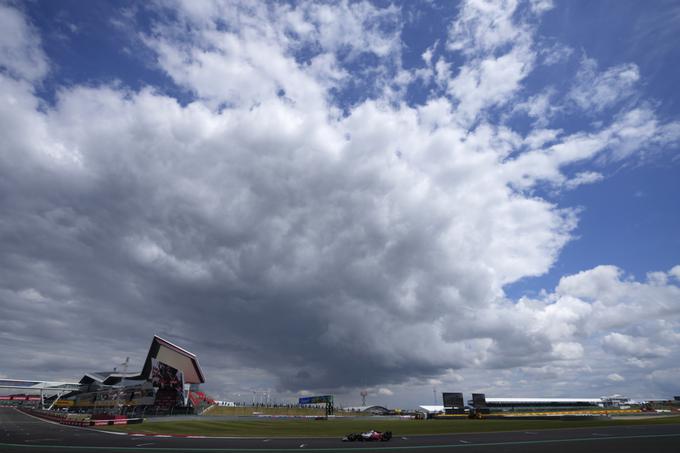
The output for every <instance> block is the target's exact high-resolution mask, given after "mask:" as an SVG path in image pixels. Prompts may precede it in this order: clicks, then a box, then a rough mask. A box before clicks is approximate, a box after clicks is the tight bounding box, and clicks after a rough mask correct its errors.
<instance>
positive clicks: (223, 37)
mask: <svg viewBox="0 0 680 453" xmlns="http://www.w3.org/2000/svg"><path fill="white" fill-rule="evenodd" d="M0 8H1V9H0V20H1V21H2V22H1V23H2V24H4V27H5V28H6V29H8V30H13V33H7V34H6V36H4V37H3V38H2V41H0V65H1V66H2V72H0V77H1V79H0V82H2V83H1V85H0V90H1V92H2V94H3V95H4V96H5V97H4V99H5V100H4V101H3V106H2V111H1V112H0V113H1V115H0V127H2V130H3V135H4V136H5V137H6V143H5V144H3V145H1V147H0V157H1V160H0V164H1V165H0V172H1V173H0V176H2V177H3V178H4V179H5V181H6V183H5V184H4V186H3V187H4V192H5V195H4V197H2V198H1V199H0V209H1V213H2V216H3V218H4V219H6V220H5V221H4V222H3V223H2V224H0V238H2V242H0V243H1V244H2V249H3V250H2V252H3V256H4V257H5V258H3V260H2V261H1V262H0V270H1V271H3V272H0V274H2V275H4V277H1V278H0V308H2V309H3V310H4V311H5V312H6V313H7V314H6V315H5V317H6V318H7V319H8V320H9V325H10V326H12V329H11V331H8V333H7V334H6V335H5V336H1V337H0V345H2V346H4V348H2V349H3V350H4V351H7V352H6V353H7V354H10V355H11V356H12V357H16V356H17V355H19V354H24V355H26V354H28V355H27V358H26V359H23V360H19V361H16V360H15V361H12V360H9V359H8V358H6V357H4V356H2V355H1V354H2V353H0V359H2V363H3V364H4V363H10V365H8V366H7V367H6V369H0V374H3V375H5V376H11V377H13V378H39V377H41V376H42V375H43V374H44V375H45V378H48V377H49V378H52V377H70V378H72V377H74V376H69V373H76V374H77V373H78V372H79V371H77V370H81V369H82V371H86V370H89V369H90V368H92V367H93V366H94V368H107V367H109V366H110V363H109V362H110V361H111V357H113V360H120V361H122V359H123V358H124V357H125V356H126V355H128V354H134V352H133V351H135V350H137V349H139V351H140V352H139V353H140V354H143V352H144V349H145V345H146V341H148V337H150V335H151V333H159V334H163V335H166V336H168V337H169V338H170V339H174V340H175V341H177V342H178V343H180V344H183V345H186V346H187V347H188V348H189V349H192V350H196V351H197V352H198V353H199V355H200V356H201V357H209V359H202V360H203V362H202V363H203V364H204V366H205V367H206V369H207V375H208V376H209V377H210V378H211V379H209V380H210V382H209V383H208V384H207V385H208V389H209V390H211V391H212V392H214V393H215V394H217V395H220V396H221V397H224V398H232V399H237V396H236V395H238V394H248V392H250V391H252V390H253V388H257V389H275V391H276V392H277V394H278V395H280V397H281V398H293V397H295V396H296V395H298V394H306V393H309V392H311V393H314V392H317V391H324V392H326V391H330V392H333V393H335V394H337V395H339V398H340V400H341V401H345V402H346V404H355V403H356V401H355V400H356V395H358V390H359V389H360V388H363V387H366V388H368V390H369V393H370V395H371V398H374V399H375V400H376V401H377V400H380V401H381V402H384V403H385V404H393V405H395V404H398V405H414V404H417V403H418V402H419V401H420V400H423V401H424V402H429V400H430V396H429V395H431V388H432V386H437V387H441V388H448V389H450V390H451V391H465V392H471V391H486V392H487V393H489V394H494V395H500V396H510V395H511V394H512V395H517V394H523V395H525V396H542V395H548V394H550V395H554V396H571V395H574V394H579V395H581V394H583V396H592V395H595V396H600V395H604V394H611V393H615V392H616V393H626V394H629V395H630V396H638V397H643V396H650V395H651V396H668V395H669V394H670V393H672V392H675V394H677V393H678V391H680V390H678V389H677V382H680V368H678V367H677V363H678V361H677V359H678V358H680V357H678V350H680V348H678V346H680V286H678V285H679V283H680V267H678V265H680V259H679V258H678V257H679V256H680V235H679V234H678V231H680V199H679V198H678V196H677V194H678V193H679V189H680V178H679V177H678V176H679V173H680V157H679V156H680V154H679V151H680V102H679V96H678V94H677V84H676V81H677V80H679V79H680V65H677V64H676V63H675V62H677V61H680V47H679V46H677V44H676V42H675V39H674V36H676V35H677V34H678V28H679V27H680V25H678V24H680V21H678V20H677V19H678V18H680V8H678V6H677V4H675V3H674V2H670V1H668V2H665V1H659V2H655V3H653V4H644V5H643V4H641V3H640V2H635V1H599V2H586V1H569V2H551V1H543V0H535V1H517V2H516V1H514V0H507V1H498V2H496V1H481V0H480V1H469V2H460V3H450V2H422V3H414V2H404V3H400V2H395V3H392V2H382V1H380V2H354V1H345V2H338V3H323V2H322V3H318V2H312V1H305V2H299V3H298V2H271V3H266V4H260V5H255V6H253V5H252V4H250V5H249V4H248V3H247V2H244V3H241V2H238V1H230V2H181V1H177V2H170V1H168V2H159V3H154V4H141V3H136V2H109V1H91V2H79V1H51V2H25V3H21V2H11V1H10V2H2V3H1V4H0ZM47 312H49V313H57V315H56V316H54V317H51V318H50V320H49V321H47V320H44V319H43V317H44V314H45V313H47ZM74 317H75V318H77V319H78V320H79V321H78V322H79V324H80V325H81V326H83V327H82V329H78V330H75V331H73V330H71V329H68V327H66V326H69V325H70V324H71V323H72V322H73V319H74ZM376 320H379V321H376ZM450 326H455V327H453V328H451V327H450ZM120 332H125V335H124V336H123V337H124V338H121V336H120V335H119V333H120ZM91 335H98V336H100V335H101V336H104V337H113V338H115V339H114V340H112V342H111V345H110V346H107V347H106V348H108V349H106V351H105V353H103V354H95V353H94V352H91V351H83V350H82V346H81V345H82V343H83V341H84V339H87V338H89V336H91ZM413 338H418V341H416V342H415V344H413V342H412V339H413ZM46 342H48V343H49V344H58V345H60V347H62V348H63V351H67V352H68V356H69V359H68V360H64V361H62V364H61V365H59V366H55V365H54V362H53V361H52V360H51V359H49V357H53V356H54V354H58V352H57V351H56V350H55V351H50V350H49V347H46V350H45V351H44V354H38V355H36V354H34V353H32V352H30V351H34V350H35V345H36V344H41V345H44V344H45V343H46ZM120 351H126V352H120ZM127 351H129V352H127ZM119 356H120V357H119ZM133 358H134V357H133ZM138 359H139V360H141V355H140V357H139V358H138ZM347 360H352V361H357V362H360V363H362V365H361V366H357V369H356V370H352V371H351V372H348V371H347V370H346V369H345V367H344V366H343V365H342V363H345V362H346V361H347ZM95 365H96V366H95ZM74 370H76V371H74ZM47 375H49V376H47ZM575 376H578V377H579V383H578V384H575V385H572V386H571V387H569V386H567V383H572V384H573V380H574V377H575Z"/></svg>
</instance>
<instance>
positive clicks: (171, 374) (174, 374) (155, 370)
mask: <svg viewBox="0 0 680 453" xmlns="http://www.w3.org/2000/svg"><path fill="white" fill-rule="evenodd" d="M150 378H151V384H152V385H153V386H154V387H158V388H159V389H160V390H174V391H176V392H177V399H178V400H180V399H181V401H182V402H184V401H185V397H184V373H183V372H182V371H181V370H178V369H176V368H173V367H171V366H170V365H167V364H165V363H163V362H161V361H159V360H158V359H155V358H152V359H151V376H150Z"/></svg>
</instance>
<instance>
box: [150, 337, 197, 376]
mask: <svg viewBox="0 0 680 453" xmlns="http://www.w3.org/2000/svg"><path fill="white" fill-rule="evenodd" d="M152 359H157V360H158V361H160V362H163V363H165V364H166V365H170V366H171V367H173V368H175V369H177V370H181V371H182V372H183V373H184V382H186V383H187V384H202V383H204V382H205V378H204V377H203V370H201V366H200V365H199V364H198V359H197V358H196V355H194V354H193V353H191V352H189V351H187V350H186V349H183V348H180V347H179V346H177V345H176V344H173V343H171V342H169V341H168V340H165V339H163V338H161V337H159V336H157V335H154V337H153V340H152V341H151V347H150V348H149V353H148V354H147V355H146V361H145V362H144V368H143V369H142V372H141V373H140V374H139V377H140V378H148V377H149V375H150V373H151V360H152Z"/></svg>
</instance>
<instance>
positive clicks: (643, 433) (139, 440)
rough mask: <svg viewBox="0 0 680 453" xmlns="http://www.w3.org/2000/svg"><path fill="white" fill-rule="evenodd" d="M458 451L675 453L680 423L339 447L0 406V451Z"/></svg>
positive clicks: (325, 441)
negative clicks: (70, 421) (79, 423)
mask: <svg viewBox="0 0 680 453" xmlns="http://www.w3.org/2000/svg"><path fill="white" fill-rule="evenodd" d="M356 449H362V450H366V451H384V452H389V451H404V452H426V451H427V452H432V451H450V450H455V451H460V452H461V453H463V452H465V453H468V452H469V453H472V452H495V453H499V452H517V453H519V452H543V451H550V452H551V453H552V452H554V453H560V452H574V451H577V452H593V453H595V452H602V451H607V452H621V453H639V452H640V451H654V452H655V453H662V452H668V453H678V452H679V451H680V425H647V426H622V427H612V428H575V429H560V430H542V431H533V432H532V431H516V432H502V433H479V434H455V435H454V434H452V435H439V436H413V437H402V436H399V433H395V437H394V438H393V439H392V440H391V441H390V442H388V443H351V444H350V443H343V442H341V441H340V439H332V438H310V439H304V438H295V439H281V438H277V439H274V438H256V439H252V438H251V439H243V438H181V437H156V436H130V435H120V434H110V433H105V432H100V431H96V430H92V429H86V428H76V427H70V426H64V425H58V424H54V423H50V422H46V421H43V420H40V419H37V418H34V417H31V416H28V415H26V414H23V413H21V412H19V411H17V410H15V409H11V408H0V452H36V453H47V452H53V453H58V452H67V451H74V452H88V451H91V452H108V453H115V452H120V453H124V452H132V451H148V452H173V451H174V452H201V451H203V452H234V451H249V452H254V451H267V452H275V451H301V450H306V451H319V452H321V451H325V452H341V451H349V450H356Z"/></svg>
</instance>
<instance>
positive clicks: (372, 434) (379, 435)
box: [342, 430, 392, 442]
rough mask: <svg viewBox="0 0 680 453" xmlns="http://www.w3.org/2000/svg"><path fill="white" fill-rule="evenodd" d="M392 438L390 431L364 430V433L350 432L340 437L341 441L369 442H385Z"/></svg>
mask: <svg viewBox="0 0 680 453" xmlns="http://www.w3.org/2000/svg"><path fill="white" fill-rule="evenodd" d="M391 438H392V431H385V432H380V431H373V430H370V431H366V432H365V433H350V434H348V435H346V436H345V437H343V438H342V441H343V442H354V441H357V442H370V441H373V440H379V441H380V442H387V441H388V440H390V439H391Z"/></svg>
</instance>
